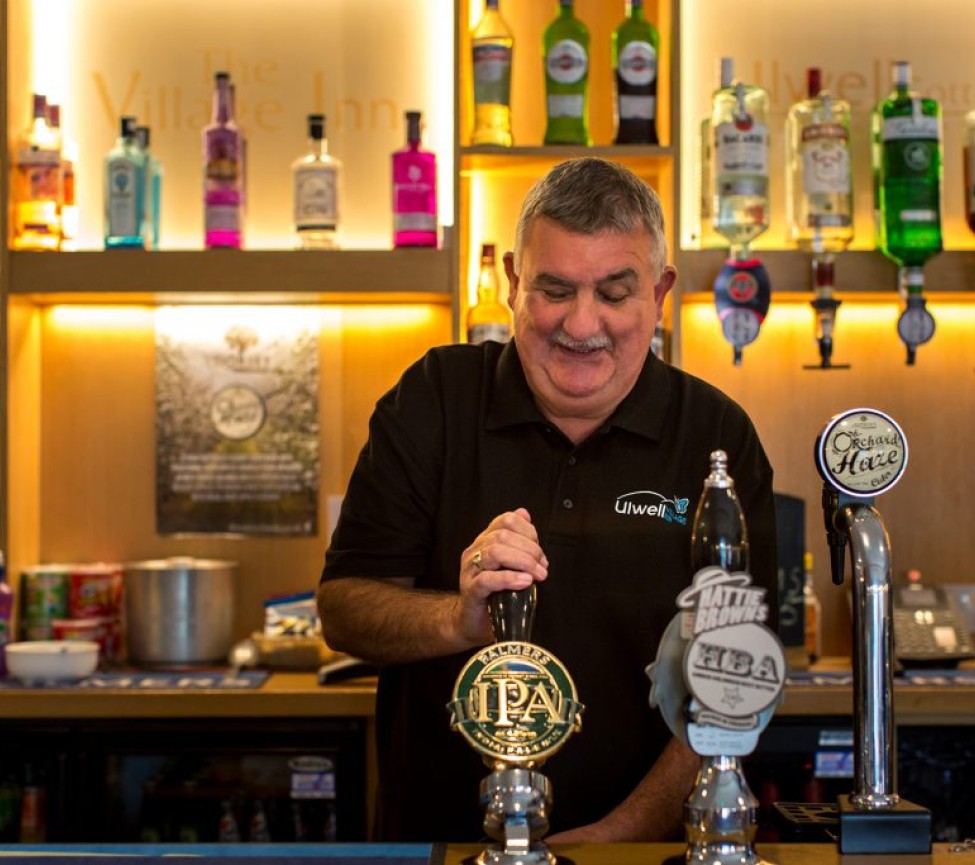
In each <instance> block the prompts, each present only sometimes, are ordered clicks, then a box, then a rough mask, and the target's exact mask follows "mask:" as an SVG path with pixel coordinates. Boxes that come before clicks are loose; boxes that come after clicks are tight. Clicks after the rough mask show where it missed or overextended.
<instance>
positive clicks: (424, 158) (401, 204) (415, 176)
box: [393, 111, 437, 247]
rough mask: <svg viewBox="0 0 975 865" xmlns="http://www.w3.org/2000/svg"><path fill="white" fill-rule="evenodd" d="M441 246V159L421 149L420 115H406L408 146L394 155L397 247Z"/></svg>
mask: <svg viewBox="0 0 975 865" xmlns="http://www.w3.org/2000/svg"><path fill="white" fill-rule="evenodd" d="M436 245H437V157H436V156H435V155H434V154H433V153H431V152H430V151H429V150H424V149H423V148H422V147H421V146H420V112H419V111H407V112H406V147H405V148H404V149H403V150H397V151H396V152H395V153H394V154H393V246H395V247H401V246H433V247H436Z"/></svg>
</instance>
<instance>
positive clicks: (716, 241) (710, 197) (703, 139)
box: [698, 57, 735, 249]
mask: <svg viewBox="0 0 975 865" xmlns="http://www.w3.org/2000/svg"><path fill="white" fill-rule="evenodd" d="M734 77H735V61H734V59H733V58H731V57H722V58H721V61H720V71H719V77H718V90H721V89H723V88H725V87H731V82H732V81H733V80H734ZM717 92H718V91H717V90H716V91H715V92H714V93H712V94H711V100H712V103H713V101H714V96H715V94H716V93H717ZM698 147H699V149H700V153H699V155H698V165H699V166H700V176H699V183H700V189H699V190H698V199H699V207H700V210H701V213H700V226H699V228H698V235H699V246H700V248H701V249H713V248H717V247H720V246H724V239H723V238H722V237H721V235H720V234H718V233H717V232H716V231H715V230H714V218H713V215H712V212H713V208H714V141H713V140H712V135H711V114H710V112H709V113H708V114H707V115H705V116H704V117H703V118H702V119H701V128H700V135H699V139H698Z"/></svg>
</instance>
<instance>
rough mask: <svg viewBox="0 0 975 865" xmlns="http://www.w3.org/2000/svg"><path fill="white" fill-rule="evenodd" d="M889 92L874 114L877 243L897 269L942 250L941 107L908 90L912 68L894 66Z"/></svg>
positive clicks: (921, 262) (922, 261)
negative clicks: (897, 266)
mask: <svg viewBox="0 0 975 865" xmlns="http://www.w3.org/2000/svg"><path fill="white" fill-rule="evenodd" d="M893 84H894V86H893V90H892V91H891V92H890V95H889V96H888V97H887V98H886V99H884V100H883V101H882V102H880V103H879V104H878V105H877V106H876V107H875V108H874V111H873V115H872V122H873V170H874V180H875V190H876V193H877V199H876V201H875V203H874V206H875V208H876V210H877V212H878V220H877V228H878V234H877V244H878V246H879V247H880V249H881V251H882V252H883V253H884V255H886V256H887V257H888V258H890V259H892V260H893V261H894V262H896V263H897V264H898V265H900V266H901V267H922V266H923V265H924V264H925V262H927V260H928V259H929V258H931V257H933V256H934V255H937V253H939V252H940V251H941V170H942V169H941V164H942V155H941V141H942V137H941V105H940V104H939V103H938V102H937V101H936V100H934V99H931V98H927V97H920V96H918V95H917V94H916V93H914V92H913V91H912V90H911V64H910V63H907V62H905V61H897V62H895V63H894V64H893Z"/></svg>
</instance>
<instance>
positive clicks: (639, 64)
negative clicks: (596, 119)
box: [611, 0, 660, 144]
mask: <svg viewBox="0 0 975 865" xmlns="http://www.w3.org/2000/svg"><path fill="white" fill-rule="evenodd" d="M659 50H660V34H659V33H658V32H657V28H656V27H655V26H654V25H653V24H652V23H650V22H649V21H648V20H647V19H646V18H645V17H644V13H643V0H630V14H629V15H628V16H627V17H626V19H625V20H624V21H623V22H622V23H621V24H620V25H619V27H617V28H616V30H614V31H613V37H612V43H611V54H612V61H613V74H614V77H615V80H616V138H615V139H614V142H613V143H614V144H658V143H659V140H660V139H659V138H658V137H657V58H658V52H659Z"/></svg>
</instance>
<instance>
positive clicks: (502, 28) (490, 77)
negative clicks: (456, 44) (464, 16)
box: [471, 0, 514, 147]
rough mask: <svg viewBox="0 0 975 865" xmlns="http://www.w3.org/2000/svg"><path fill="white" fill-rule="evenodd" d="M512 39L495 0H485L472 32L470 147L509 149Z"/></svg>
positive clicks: (512, 141) (510, 138)
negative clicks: (491, 145)
mask: <svg viewBox="0 0 975 865" xmlns="http://www.w3.org/2000/svg"><path fill="white" fill-rule="evenodd" d="M513 48H514V38H513V37H512V35H511V29H510V28H509V27H508V24H507V22H506V21H505V20H504V18H502V17H501V12H500V10H499V9H498V0H486V2H485V4H484V14H483V15H482V16H481V20H480V21H478V22H477V25H476V26H475V27H474V29H473V30H472V31H471V54H472V57H471V60H472V67H473V78H474V131H473V133H472V134H471V144H495V145H497V146H499V147H511V145H512V144H513V143H514V140H513V138H512V136H511V60H512V52H513Z"/></svg>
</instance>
